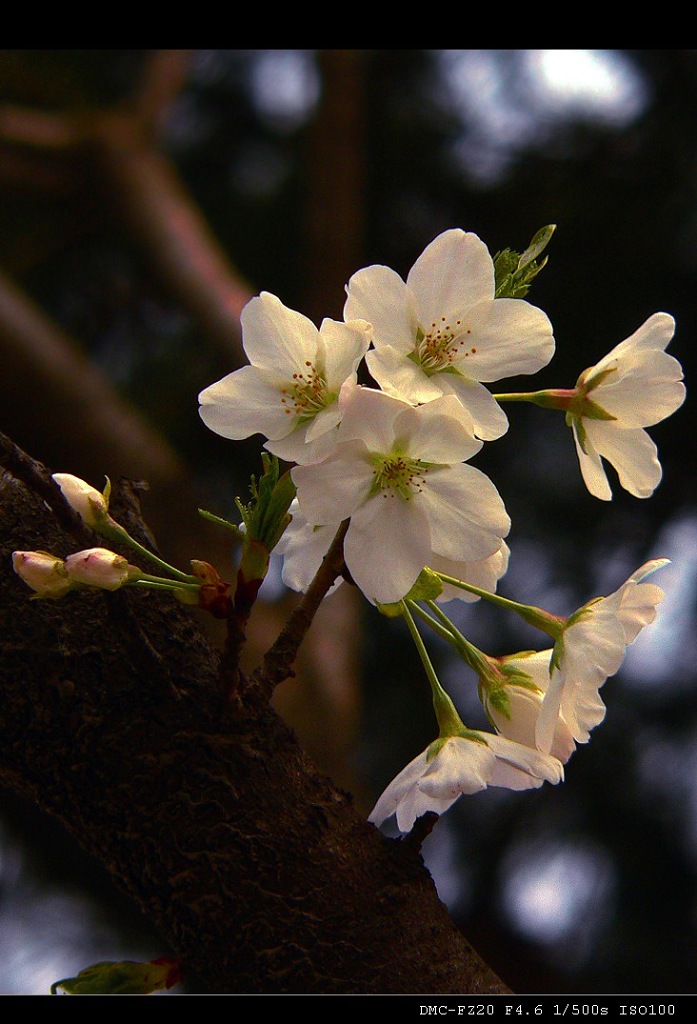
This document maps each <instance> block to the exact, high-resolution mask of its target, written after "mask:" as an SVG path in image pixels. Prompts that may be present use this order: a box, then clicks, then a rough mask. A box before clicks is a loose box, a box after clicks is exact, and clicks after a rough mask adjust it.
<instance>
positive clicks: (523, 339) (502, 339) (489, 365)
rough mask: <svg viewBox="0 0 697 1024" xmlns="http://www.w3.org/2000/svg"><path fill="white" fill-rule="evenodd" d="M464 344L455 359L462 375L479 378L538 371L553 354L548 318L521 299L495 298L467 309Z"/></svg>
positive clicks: (494, 377) (509, 375)
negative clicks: (465, 342)
mask: <svg viewBox="0 0 697 1024" xmlns="http://www.w3.org/2000/svg"><path fill="white" fill-rule="evenodd" d="M466 327H467V344H466V345H463V346H462V347H461V350H460V351H461V355H459V356H458V358H457V359H456V361H455V364H454V365H455V366H456V368H457V369H458V370H459V371H460V372H461V373H463V374H465V376H467V377H471V378H472V379H473V380H478V381H493V380H501V378H503V377H514V376H516V375H517V374H521V373H526V374H528V373H537V371H538V370H540V369H541V368H542V367H543V366H546V365H547V363H548V362H549V361H550V359H551V358H552V356H553V355H554V336H553V334H552V325H551V323H550V322H549V319H548V317H547V315H546V314H545V313H543V312H542V310H541V309H538V308H537V306H531V305H530V303H529V302H525V300H524V299H496V300H495V301H493V302H483V303H481V304H480V305H478V306H476V307H475V308H474V309H470V310H469V311H468V313H467V316H466Z"/></svg>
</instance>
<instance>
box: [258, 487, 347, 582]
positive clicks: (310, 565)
mask: <svg viewBox="0 0 697 1024" xmlns="http://www.w3.org/2000/svg"><path fill="white" fill-rule="evenodd" d="M288 511H289V512H290V514H291V515H292V517H293V518H292V520H291V521H290V523H289V524H288V526H287V527H286V528H285V531H284V532H283V535H282V536H281V539H280V540H279V542H278V544H277V545H276V547H275V548H274V550H275V552H276V554H279V555H283V569H282V572H281V576H282V579H283V582H284V583H285V585H286V586H287V587H290V589H291V590H299V591H300V592H301V593H305V591H306V590H307V589H308V587H309V586H310V584H311V583H312V581H313V579H314V578H315V576H316V574H317V570H318V569H319V567H320V565H321V564H322V559H323V558H324V556H325V555H326V553H327V551H329V548H330V545H331V543H332V541H333V539H334V537H335V536H336V532H337V530H338V529H339V526H340V525H341V524H340V523H331V524H328V525H325V526H313V525H312V524H311V523H308V522H307V520H306V519H305V516H304V515H303V513H302V511H301V509H300V505H299V503H298V499H297V498H294V499H293V501H292V502H291V505H290V508H289V509H288ZM342 582H343V580H342V579H341V578H339V579H338V580H335V582H334V583H333V585H332V586H331V587H330V589H329V590H328V591H327V597H328V596H329V595H330V594H332V593H334V591H335V590H336V589H337V587H339V586H340V584H341V583H342Z"/></svg>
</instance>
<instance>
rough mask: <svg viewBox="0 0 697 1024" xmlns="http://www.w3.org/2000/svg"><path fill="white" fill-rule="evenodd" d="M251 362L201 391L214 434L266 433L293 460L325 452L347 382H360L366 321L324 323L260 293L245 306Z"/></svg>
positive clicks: (276, 452)
mask: <svg viewBox="0 0 697 1024" xmlns="http://www.w3.org/2000/svg"><path fill="white" fill-rule="evenodd" d="M241 319H242V340H243V346H244V350H245V353H246V355H247V358H248V359H249V365H248V366H243V367H241V368H240V369H239V370H235V371H234V372H233V373H230V374H228V375H227V376H226V377H223V379H222V380H219V381H217V382H216V383H215V384H211V385H210V387H207V388H205V389H204V390H203V391H202V392H201V393H200V395H199V402H200V408H199V413H200V415H201V418H202V420H203V422H204V423H205V424H206V426H207V427H209V428H210V429H211V430H212V431H214V432H215V433H216V434H221V435H222V436H223V437H229V438H232V439H233V440H241V439H242V438H245V437H250V436H251V435H252V434H256V433H260V434H263V435H264V436H265V437H267V438H268V441H267V443H266V445H265V447H266V448H267V449H268V450H269V451H270V452H272V454H274V455H277V456H278V457H279V458H281V459H286V460H287V461H289V462H303V463H307V462H314V461H320V460H321V459H323V458H326V456H327V455H329V453H330V452H331V450H332V448H333V447H334V444H335V442H336V427H337V425H338V423H339V420H340V419H341V409H340V401H339V399H340V395H341V391H342V387H344V386H346V388H350V387H351V386H352V385H353V384H355V381H356V371H357V368H358V364H359V363H360V361H361V359H362V358H363V356H364V355H365V352H366V350H367V348H368V345H369V344H370V328H369V325H368V324H366V323H365V322H363V321H355V322H352V323H340V322H338V321H336V320H329V319H325V320H323V321H322V324H321V326H320V328H319V330H318V329H317V327H315V325H314V324H313V323H312V321H311V320H309V319H308V318H307V317H306V316H303V314H302V313H298V312H296V311H295V310H292V309H288V308H287V307H286V306H284V305H283V303H282V302H281V300H280V299H278V298H277V297H276V296H275V295H271V294H270V293H269V292H262V293H261V294H260V295H257V296H255V297H254V298H253V299H251V300H250V301H249V302H248V303H247V305H246V306H245V307H244V309H243V310H242V318H241Z"/></svg>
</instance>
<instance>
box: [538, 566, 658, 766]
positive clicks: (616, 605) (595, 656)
mask: <svg viewBox="0 0 697 1024" xmlns="http://www.w3.org/2000/svg"><path fill="white" fill-rule="evenodd" d="M667 564H668V559H666V558H657V559H654V560H653V561H650V562H647V563H646V564H645V565H642V566H641V567H640V568H639V569H637V571H636V572H635V573H633V574H632V575H631V576H630V577H629V579H628V580H627V581H626V583H623V584H622V586H621V587H619V589H618V590H616V591H615V592H614V593H612V594H610V595H609V596H608V597H600V598H596V599H595V600H593V601H589V602H588V603H587V604H585V605H583V607H582V608H579V610H578V611H576V612H574V614H573V615H571V616H570V617H569V618H568V619H567V620H566V623H565V625H564V627H563V629H562V632H561V635H560V637H559V639H558V640H557V641H556V643H555V645H554V650H553V653H552V660H551V673H550V683H549V687H548V688H547V692H546V693H545V696H544V698H543V701H542V707H541V709H540V713H539V717H538V720H537V725H536V730H535V734H536V743H537V747H538V749H539V750H542V751H546V752H548V751H550V750H551V749H552V743H553V738H554V733H555V729H556V727H557V723H558V719H559V716H560V714H561V716H562V718H563V719H564V721H565V722H566V724H567V725H568V727H569V730H570V732H571V735H572V737H573V738H574V740H576V742H578V743H587V742H588V740H589V739H590V730H591V729H594V728H595V726H597V725H599V724H600V722H602V720H603V719H604V717H605V711H606V708H605V705H604V703H603V701H602V699H601V697H600V692H599V691H600V688H601V687H602V685H603V684H604V683H605V681H606V679H608V678H609V677H610V676H613V675H615V673H616V672H617V671H618V670H619V668H620V665H621V664H622V662H623V660H624V655H625V650H626V648H627V646H628V645H629V644H631V643H633V642H634V640H636V638H637V636H638V635H639V633H640V632H641V630H642V629H643V628H644V627H645V626H648V625H649V624H650V623H651V622H653V620H654V619H655V618H656V610H657V606H658V605H659V604H660V602H661V601H662V600H663V596H664V595H663V591H662V590H661V588H660V587H657V586H655V584H652V583H644V582H642V581H643V580H644V579H645V578H646V577H647V576H649V575H650V574H651V573H653V572H655V571H656V570H657V569H660V568H662V566H664V565H667Z"/></svg>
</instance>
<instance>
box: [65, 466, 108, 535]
mask: <svg viewBox="0 0 697 1024" xmlns="http://www.w3.org/2000/svg"><path fill="white" fill-rule="evenodd" d="M53 479H54V480H55V481H56V483H57V484H58V486H59V487H60V489H61V491H62V492H63V497H64V498H65V500H66V501H67V502H68V504H69V505H70V506H71V508H72V509H74V511H75V512H77V513H78V515H79V516H80V517H81V519H82V521H83V522H84V523H85V524H86V525H87V526H98V525H99V524H100V523H102V522H104V520H105V519H106V517H107V515H108V511H109V506H108V502H107V499H106V497H105V496H104V494H102V492H101V491H98V490H97V489H96V488H95V487H91V486H90V484H88V483H86V482H85V481H84V480H81V479H80V477H79V476H72V475H71V474H70V473H54V474H53Z"/></svg>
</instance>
